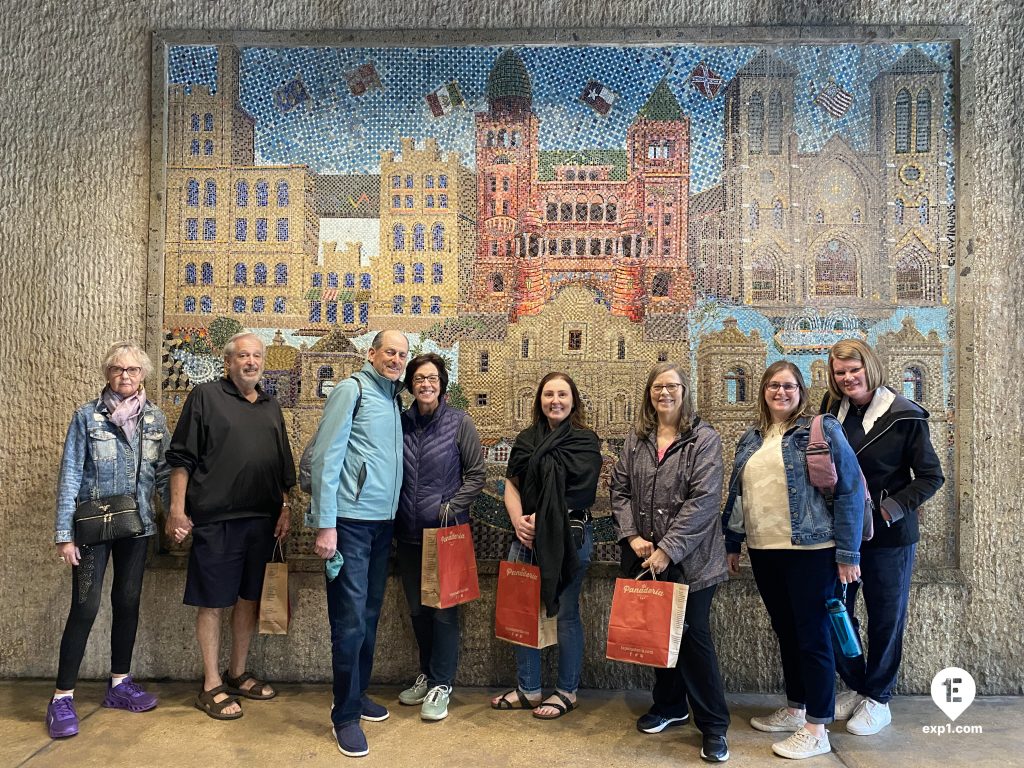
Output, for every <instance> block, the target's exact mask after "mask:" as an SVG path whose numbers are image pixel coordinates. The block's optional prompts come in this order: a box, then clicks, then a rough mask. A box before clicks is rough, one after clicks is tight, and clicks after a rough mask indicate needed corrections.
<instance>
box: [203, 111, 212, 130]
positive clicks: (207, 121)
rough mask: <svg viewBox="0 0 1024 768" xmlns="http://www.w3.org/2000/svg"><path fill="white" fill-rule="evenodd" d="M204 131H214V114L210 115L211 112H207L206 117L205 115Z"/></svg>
mask: <svg viewBox="0 0 1024 768" xmlns="http://www.w3.org/2000/svg"><path fill="white" fill-rule="evenodd" d="M203 130H204V131H212V130H213V114H212V113H210V112H207V113H206V114H205V115H203Z"/></svg>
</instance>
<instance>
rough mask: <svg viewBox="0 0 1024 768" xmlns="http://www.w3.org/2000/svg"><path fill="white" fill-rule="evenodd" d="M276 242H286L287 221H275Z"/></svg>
mask: <svg viewBox="0 0 1024 768" xmlns="http://www.w3.org/2000/svg"><path fill="white" fill-rule="evenodd" d="M275 234H276V235H277V242H279V243H284V242H287V241H288V219H278V220H277V232H276V233H275Z"/></svg>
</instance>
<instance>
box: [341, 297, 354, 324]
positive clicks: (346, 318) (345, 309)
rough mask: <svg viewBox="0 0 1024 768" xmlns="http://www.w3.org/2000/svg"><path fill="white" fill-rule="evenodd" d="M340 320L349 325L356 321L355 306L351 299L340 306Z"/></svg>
mask: <svg viewBox="0 0 1024 768" xmlns="http://www.w3.org/2000/svg"><path fill="white" fill-rule="evenodd" d="M341 321H342V322H343V323H346V324H349V325H351V324H352V323H354V322H355V321H356V308H355V305H354V304H353V303H352V302H351V301H346V302H345V303H344V304H343V305H342V307H341Z"/></svg>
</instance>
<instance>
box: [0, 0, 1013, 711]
mask: <svg viewBox="0 0 1024 768" xmlns="http://www.w3.org/2000/svg"><path fill="white" fill-rule="evenodd" d="M935 14H944V15H939V16H936V15H935ZM954 23H956V24H962V25H965V26H964V29H965V30H966V31H967V39H966V41H965V44H964V47H963V71H965V72H966V73H967V74H968V77H967V78H966V79H965V81H964V83H963V84H962V86H961V90H960V94H961V100H962V104H961V111H962V114H963V115H964V117H965V126H964V128H963V129H962V130H961V133H960V136H961V141H962V146H961V148H960V168H959V172H958V177H959V184H960V188H959V191H958V203H959V206H960V214H961V220H960V221H961V223H960V234H961V237H962V243H961V246H960V252H959V259H960V261H959V269H960V270H961V272H960V277H959V279H958V284H957V306H958V314H957V321H958V324H959V327H958V339H959V341H958V344H959V348H958V353H959V358H958V359H959V377H958V387H959V401H958V413H957V424H958V430H959V433H958V435H957V441H958V442H957V444H958V466H959V482H958V484H957V486H956V487H957V492H958V504H959V544H960V548H959V569H957V570H953V571H949V570H944V571H938V570H936V571H923V570H922V571H920V572H919V573H918V575H917V579H916V586H915V588H914V593H913V602H912V606H911V621H910V629H909V630H908V635H907V649H906V654H907V655H906V662H905V664H904V678H903V681H902V685H901V688H902V690H903V691H905V692H918V693H920V692H924V691H925V690H927V687H928V685H929V682H930V680H931V677H932V675H933V674H934V673H935V672H936V671H938V670H939V669H941V668H943V667H945V666H950V665H954V664H956V665H959V666H964V667H965V668H967V669H968V670H969V671H971V672H972V673H973V675H974V677H975V678H976V680H977V683H978V690H979V692H983V693H988V694H997V693H1007V694H1008V693H1018V694H1019V693H1022V692H1024V664H1022V662H1021V658H1024V637H1022V633H1021V631H1020V626H1019V617H1020V615H1021V613H1022V611H1021V608H1022V605H1021V598H1020V594H1021V592H1022V590H1021V588H1020V584H1021V583H1022V581H1024V565H1022V558H1021V556H1020V552H1021V551H1022V549H1024V546H1022V545H1024V540H1022V539H1024V537H1022V534H1021V532H1020V531H1021V526H1020V525H1019V511H1020V506H1019V499H1020V498H1021V496H1022V491H1024V480H1022V479H1021V478H1022V475H1024V473H1022V472H1021V471H1020V462H1021V458H1022V456H1021V453H1022V451H1021V445H1022V437H1024V435H1022V432H1024V416H1022V413H1021V408H1020V407H1019V405H1018V404H1019V403H1020V402H1021V395H1022V386H1021V381H1022V376H1021V374H1020V370H1019V369H1020V361H1021V360H1022V359H1024V339H1022V336H1021V334H1020V330H1019V329H1020V325H1021V322H1020V321H1021V314H1022V311H1021V307H1022V305H1024V288H1022V286H1024V279H1022V278H1024V274H1022V272H1024V269H1022V267H1021V259H1020V258H1019V247H1018V245H1017V243H1016V242H1015V241H1014V240H1013V239H1012V235H1013V234H1015V233H1014V232H1012V231H1011V222H1012V221H1017V222H1019V221H1020V220H1021V214H1022V210H1021V209H1022V207H1024V184H1022V170H1024V165H1022V159H1021V139H1022V129H1021V127H1020V120H1019V118H1018V116H1017V115H1016V114H1015V109H1014V105H1015V104H1019V103H1020V102H1021V99H1022V98H1024V81H1022V79H1021V77H1020V73H1019V70H1018V65H1019V63H1020V61H1021V53H1022V51H1021V46H1022V43H1021V40H1024V23H1022V22H1021V20H1020V18H1019V4H1018V3H1006V2H1004V3H991V2H988V1H987V0H965V2H961V3H958V4H957V6H956V9H955V11H947V10H944V9H940V8H939V7H938V6H935V5H926V4H922V3H915V2H904V3H896V2H886V1H884V0H876V1H874V2H872V1H869V0H854V2H844V3H838V2H832V1H831V0H825V1H824V2H822V1H816V2H802V3H778V2H766V1H762V2H755V1H749V0H748V1H744V0H733V2H728V3H721V4H718V5H712V6H709V5H707V4H705V3H696V2H678V1H677V2H671V3H667V4H666V3H650V2H641V3H602V4H596V3H595V4H591V3H583V2H565V3H554V2H520V3H515V2H513V3H508V4H504V5H499V6H497V7H496V8H495V9H494V10H492V4H490V3H461V4H459V3H452V2H449V1H446V0H439V1H438V2H423V1H422V0H413V1H412V2H409V1H408V0H406V1H405V2H398V1H397V0H381V2H378V3H374V4H371V5H369V6H360V7H353V6H348V5H345V4H342V3H336V2H320V3H312V4H297V5H293V4H287V3H270V2H266V0H253V1H252V2H241V1H240V0H225V2H221V3H177V2H169V1H166V2H149V3H145V2H140V3H128V4H123V3H122V4H113V3H107V2H100V1H99V0H84V2H81V3H79V4H76V5H74V6H73V7H71V8H65V6H64V5H63V4H59V3H52V2H51V3H42V4H38V3H36V4H29V3H25V4H21V5H17V6H13V5H11V4H8V7H7V12H6V18H5V24H4V26H3V29H2V30H0V46H2V49H3V51H4V55H3V56H2V57H0V82H2V83H3V89H4V109H3V110H2V111H0V136H3V137H4V141H3V142H2V143H0V158H2V167H3V169H4V174H3V182H2V183H0V211H2V212H3V215H2V216H0V249H2V250H0V333H2V338H3V345H2V350H3V354H0V386H2V388H3V397H2V399H0V418H2V423H3V424H4V429H3V440H2V441H0V462H2V464H0V487H2V489H3V494H2V499H0V676H41V677H50V676H52V675H53V674H54V671H55V668H56V655H57V645H58V642H59V638H60V632H61V627H62V622H63V618H64V615H65V612H66V609H67V604H68V592H69V585H68V582H69V575H68V573H67V571H66V569H62V567H60V564H59V563H58V562H57V560H56V558H55V556H54V550H53V547H52V546H51V545H50V543H49V542H50V539H51V535H52V527H53V525H52V509H53V498H54V487H55V479H56V465H57V462H58V459H59V455H60V447H61V444H62V441H63V436H64V430H65V429H66V425H67V421H68V418H69V415H70V413H71V412H72V410H73V409H74V408H75V407H76V406H77V405H78V404H80V403H81V402H83V401H84V400H86V399H87V398H90V397H94V396H95V394H96V392H97V391H98V387H99V384H100V376H99V374H98V372H97V362H98V359H99V356H100V355H101V354H102V352H103V350H104V349H105V347H106V345H107V344H108V343H109V342H110V341H111V340H113V339H115V338H122V337H133V338H137V339H142V338H143V336H144V333H145V328H146V316H147V310H148V311H150V312H151V313H152V314H153V315H154V316H158V315H159V302H158V301H157V300H156V298H155V297H156V294H158V292H159V290H160V286H159V282H158V281H155V280H152V279H151V278H150V277H149V274H148V265H149V257H148V243H149V232H148V223H149V214H150V211H149V207H150V203H149V201H150V184H151V179H150V139H151V135H150V124H151V118H150V97H149V89H150V82H151V73H150V62H151V54H150V45H151V34H152V32H153V31H154V30H158V29H191V30H200V29H215V30H241V29H248V30H264V31H274V30H314V31H315V30H323V29H341V28H352V29H373V28H378V29H385V28H399V27H423V28H447V29H450V30H458V29H460V28H462V29H465V28H474V27H512V26H517V27H534V28H538V29H554V28H561V27H566V26H569V25H577V26H578V25H581V24H582V25H586V26H591V27H601V28H608V27H647V28H652V29H654V28H664V27H671V26H688V27H699V26H709V25H713V26H723V25H724V26H730V25H731V26H736V25H748V26H749V25H754V24H756V25H766V26H767V25H782V24H786V25H801V26H800V27H798V28H797V27H793V28H791V29H790V30H789V32H788V35H789V37H790V38H791V39H792V38H793V37H796V36H800V37H805V38H808V37H809V38H813V37H814V36H815V35H816V34H825V35H828V36H834V35H835V29H833V28H830V27H829V26H828V25H844V28H848V27H847V26H846V25H864V24H872V25H892V26H890V27H889V28H888V29H887V33H888V35H889V36H891V37H903V36H905V31H904V30H902V29H901V25H918V24H954ZM924 33H925V34H927V30H924ZM773 34H778V32H774V33H773V32H772V31H771V30H770V29H764V30H763V35H760V36H763V37H764V39H767V40H770V39H771V38H772V36H773ZM912 34H914V35H920V34H922V30H921V29H920V28H917V29H914V30H912ZM758 36H759V35H758V34H756V33H755V34H752V33H751V30H749V29H748V30H745V31H744V32H743V33H742V34H739V33H738V35H737V37H738V39H743V40H750V39H756V38H757V37H758ZM882 36H883V37H884V36H885V35H884V34H883V35H882ZM631 37H633V38H634V39H636V38H637V36H635V35H631ZM284 39H286V36H284V35H282V40H284ZM244 41H245V37H244V36H239V37H238V38H237V42H240V43H242V42H244ZM147 291H150V292H152V294H153V295H149V296H148V294H147ZM147 297H148V298H147ZM926 524H927V522H926ZM607 576H608V575H607V574H604V575H602V574H597V578H593V579H591V580H590V582H589V586H588V587H587V590H586V593H585V595H584V598H583V610H584V613H585V615H586V616H587V617H588V636H589V639H590V642H589V644H588V651H587V665H586V668H585V672H584V685H587V686H608V687H616V686H634V685H646V684H647V682H648V680H647V674H648V673H647V672H645V671H644V670H641V669H638V668H637V669H634V668H629V667H626V666H625V665H618V664H614V665H613V664H605V663H604V662H603V661H602V655H603V654H602V650H603V621H602V619H603V617H604V615H605V613H606V611H607V604H608V601H609V596H610V581H609V579H608V577H607ZM293 582H294V599H295V606H296V611H295V612H296V616H297V617H298V618H297V621H296V625H295V628H294V631H293V634H292V635H290V636H289V637H287V638H269V639H267V638H260V639H259V640H258V641H257V643H256V644H255V646H254V651H255V654H256V658H255V660H254V662H253V666H254V668H256V669H258V670H260V671H263V672H266V673H267V674H269V675H270V676H271V677H272V678H274V679H293V680H299V679H305V680H315V679H325V678H326V676H327V675H328V673H329V659H328V656H329V649H328V643H327V626H326V611H325V607H324V602H323V597H322V591H321V589H322V588H321V586H320V577H318V576H315V575H313V574H296V575H295V576H294V578H293ZM182 584H183V572H181V571H174V570H153V571H151V572H150V573H149V574H148V576H147V581H146V586H145V590H144V595H143V599H144V609H143V617H142V625H141V630H140V636H139V642H138V645H137V652H136V662H135V664H134V666H135V671H136V672H137V673H138V674H140V675H142V676H164V675H166V676H171V677H185V678H188V677H195V676H196V675H197V674H198V670H199V663H198V655H197V652H196V649H195V644H194V639H193V634H192V632H193V630H192V627H193V617H194V614H193V611H192V610H191V609H186V608H184V607H183V606H182V605H181V604H180V595H181V589H182ZM395 587H396V585H394V584H393V585H392V588H391V589H390V590H389V592H388V597H387V602H386V605H385V618H384V620H383V622H382V626H381V636H382V638H383V640H382V643H381V645H382V647H381V652H380V653H379V654H378V659H379V664H378V669H377V675H378V678H379V680H381V681H387V682H397V681H400V680H405V679H408V678H410V677H411V676H412V675H413V674H414V671H415V664H414V655H413V652H412V641H411V632H410V629H409V625H408V619H407V617H406V616H405V613H406V612H405V606H404V604H403V602H402V599H401V596H400V593H399V590H398V589H396V588H395ZM482 587H483V592H484V595H485V597H484V599H483V600H481V601H479V602H477V603H475V604H473V605H472V606H471V607H470V608H469V609H468V610H467V611H466V612H465V623H466V632H465V641H464V649H463V657H462V658H463V661H462V665H461V682H462V683H464V684H492V683H493V684H497V683H499V682H509V681H511V680H512V679H513V668H512V654H511V652H510V649H509V648H508V647H507V646H505V645H503V644H500V643H496V642H494V641H493V640H491V626H490V619H491V613H492V611H493V604H492V600H493V591H494V590H493V575H490V576H485V577H484V579H483V584H482ZM715 612H716V627H717V630H718V637H719V641H720V653H721V657H722V667H723V671H724V673H725V675H726V678H727V684H728V686H729V687H730V689H732V690H755V689H757V690H769V689H777V687H778V685H779V673H778V668H777V661H776V652H775V646H774V639H773V638H772V637H771V635H770V629H769V627H768V623H767V618H766V616H765V614H764V611H763V609H762V607H761V605H760V602H759V600H758V599H757V596H756V594H755V590H754V589H753V584H752V582H751V581H750V580H748V579H740V580H738V581H736V582H734V583H731V584H729V585H727V586H726V587H725V588H723V589H722V591H721V593H720V597H719V599H718V600H717V603H716V608H715ZM108 626H109V613H108V609H107V608H106V607H105V608H104V611H103V613H102V614H101V616H100V619H99V620H98V621H97V624H96V629H95V632H94V637H93V639H92V642H91V643H90V649H89V653H88V655H87V657H86V662H85V665H84V667H83V674H84V675H86V676H100V675H103V674H105V672H106V664H107V661H106V658H107V651H106V648H107V647H108V646H107V637H108Z"/></svg>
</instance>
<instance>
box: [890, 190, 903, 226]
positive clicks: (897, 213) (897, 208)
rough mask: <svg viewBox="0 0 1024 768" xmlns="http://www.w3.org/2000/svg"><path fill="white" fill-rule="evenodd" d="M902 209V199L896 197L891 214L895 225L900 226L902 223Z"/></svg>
mask: <svg viewBox="0 0 1024 768" xmlns="http://www.w3.org/2000/svg"><path fill="white" fill-rule="evenodd" d="M904 208H905V205H904V203H903V198H901V197H897V198H896V203H895V205H894V206H893V212H892V218H893V221H895V222H896V223H897V224H902V223H903V213H904Z"/></svg>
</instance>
